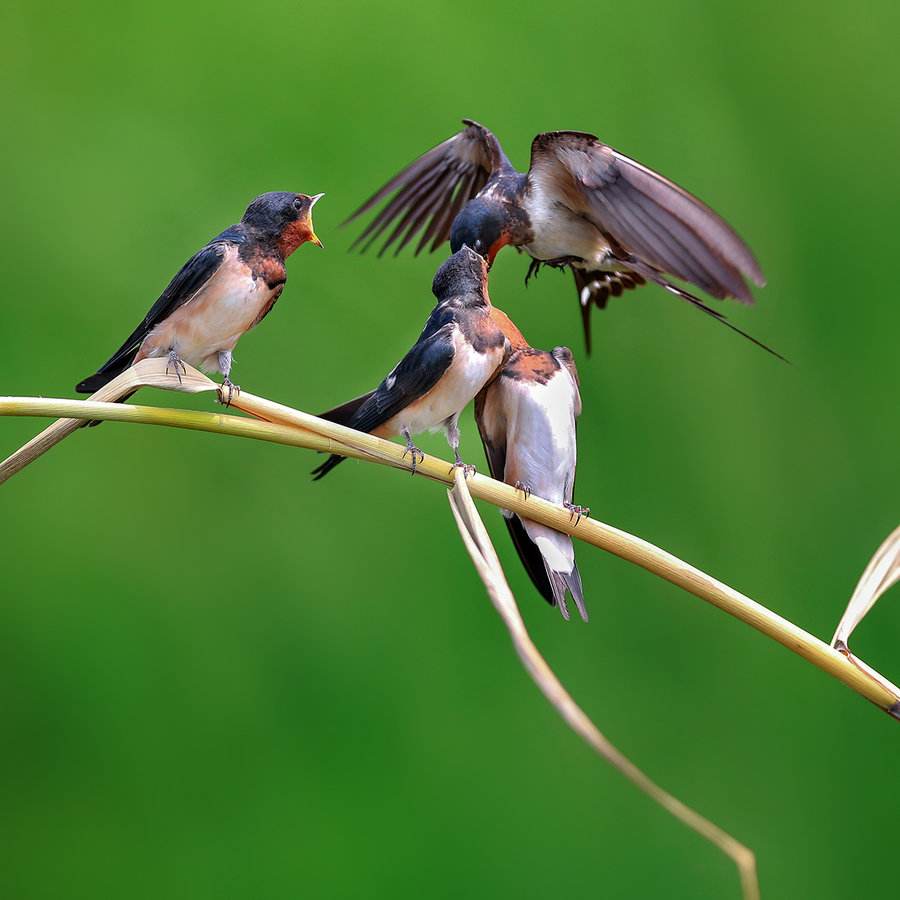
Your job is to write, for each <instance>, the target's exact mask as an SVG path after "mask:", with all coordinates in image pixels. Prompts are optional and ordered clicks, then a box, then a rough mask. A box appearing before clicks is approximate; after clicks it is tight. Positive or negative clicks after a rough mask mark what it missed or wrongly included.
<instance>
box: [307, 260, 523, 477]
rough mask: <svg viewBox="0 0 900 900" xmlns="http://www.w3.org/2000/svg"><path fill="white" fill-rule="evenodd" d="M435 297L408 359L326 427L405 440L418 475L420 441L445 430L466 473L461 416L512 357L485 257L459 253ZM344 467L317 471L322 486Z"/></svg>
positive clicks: (328, 465) (442, 274)
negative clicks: (417, 436) (424, 434)
mask: <svg viewBox="0 0 900 900" xmlns="http://www.w3.org/2000/svg"><path fill="white" fill-rule="evenodd" d="M431 290H432V292H433V293H434V296H435V297H436V298H437V305H436V306H435V307H434V309H433V310H432V312H431V315H430V316H429V317H428V321H427V322H426V323H425V328H424V329H423V330H422V333H421V334H420V335H419V339H418V340H417V341H416V343H415V344H414V345H413V348H412V349H411V350H410V351H409V353H407V354H406V356H404V357H403V359H402V360H400V362H399V363H398V364H397V365H396V366H395V367H394V369H393V370H392V371H391V372H390V374H389V375H388V376H387V377H386V378H385V379H384V381H382V382H381V384H379V385H378V387H377V388H376V389H375V390H374V391H372V392H371V393H368V394H365V395H363V396H362V397H357V398H356V399H355V400H351V401H349V402H348V403H345V404H343V406H339V407H337V408H335V409H332V410H330V411H329V412H326V413H322V418H323V419H328V420H329V421H332V422H337V423H339V424H341V425H347V426H349V427H350V428H355V429H357V430H358V431H366V432H369V433H370V434H376V435H378V436H379V437H393V436H395V435H403V437H404V438H405V440H406V453H404V456H406V455H407V454H409V455H410V457H411V459H412V471H413V474H415V471H416V464H417V463H418V462H421V460H422V459H423V457H424V454H423V453H422V451H421V450H419V448H418V447H416V445H415V444H414V443H413V440H412V438H413V435H415V434H419V433H421V432H423V431H436V430H437V429H439V428H443V429H444V430H445V431H446V434H447V440H448V442H449V444H450V446H451V447H452V448H453V454H454V456H455V458H456V462H455V464H454V466H465V464H464V463H463V461H462V459H461V458H460V455H459V428H458V425H457V423H458V421H459V415H460V413H461V412H462V411H463V409H465V407H466V406H467V405H468V404H469V402H470V401H471V400H472V399H474V397H475V395H476V394H477V393H478V392H479V391H480V390H481V389H482V388H483V387H484V386H485V384H487V382H488V381H489V380H490V379H491V378H492V377H493V376H494V374H495V373H496V371H497V369H498V368H499V367H500V365H501V364H502V363H503V360H504V359H505V357H506V354H507V353H508V351H509V342H508V341H507V339H506V337H505V336H504V334H503V331H502V330H501V329H500V328H499V327H498V326H497V324H496V323H495V321H494V319H493V318H492V316H491V312H492V310H493V307H492V306H491V301H490V298H489V296H488V291H487V262H486V261H485V259H484V258H483V257H482V256H480V255H479V254H478V253H475V252H474V251H473V250H470V249H469V248H468V247H463V248H462V249H460V250H457V252H456V253H454V254H453V256H451V257H450V259H448V260H447V261H446V262H445V263H444V264H443V265H442V266H441V267H440V268H439V269H438V270H437V274H436V275H435V276H434V282H433V284H432V286H431ZM343 461H344V457H342V456H336V455H332V456H329V457H328V459H327V460H326V461H325V462H324V463H322V465H321V466H319V467H318V468H317V469H315V470H314V471H313V474H314V475H315V477H316V480H318V479H320V478H322V477H324V476H325V475H327V474H328V473H329V472H330V471H331V470H332V469H333V468H334V467H335V466H336V465H337V464H338V463H341V462H343ZM466 468H467V469H469V468H471V467H468V466H467V467H466Z"/></svg>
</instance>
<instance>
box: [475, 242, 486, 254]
mask: <svg viewBox="0 0 900 900" xmlns="http://www.w3.org/2000/svg"><path fill="white" fill-rule="evenodd" d="M483 247H484V244H483V243H482V240H481V238H478V239H477V240H476V241H475V252H476V253H481V251H482V249H483Z"/></svg>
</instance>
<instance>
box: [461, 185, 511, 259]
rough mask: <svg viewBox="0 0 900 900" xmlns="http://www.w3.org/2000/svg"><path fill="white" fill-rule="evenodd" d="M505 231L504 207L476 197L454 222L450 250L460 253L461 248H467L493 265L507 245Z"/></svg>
mask: <svg viewBox="0 0 900 900" xmlns="http://www.w3.org/2000/svg"><path fill="white" fill-rule="evenodd" d="M505 230H506V215H505V210H504V208H503V204H502V203H497V202H491V201H489V200H483V199H481V198H480V197H476V198H475V199H474V200H470V201H469V202H468V203H467V204H466V205H465V206H464V207H463V208H462V211H461V212H460V214H459V215H458V216H457V217H456V218H455V219H454V220H453V227H452V228H451V229H450V249H451V250H452V251H453V252H454V253H456V251H457V250H459V248H460V247H462V246H463V245H467V246H469V247H471V248H472V249H473V250H474V251H475V252H476V253H480V254H481V255H482V256H483V257H485V259H487V260H488V262H489V263H492V262H493V261H494V256H496V254H497V251H498V250H499V249H500V247H502V246H503V238H504V232H505Z"/></svg>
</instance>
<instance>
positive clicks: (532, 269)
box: [525, 257, 541, 287]
mask: <svg viewBox="0 0 900 900" xmlns="http://www.w3.org/2000/svg"><path fill="white" fill-rule="evenodd" d="M540 271H541V261H540V260H539V259H535V258H534V257H532V258H531V262H530V263H528V271H527V272H526V273H525V287H528V282H529V281H530V280H531V279H532V278H537V277H538V275H539V274H540Z"/></svg>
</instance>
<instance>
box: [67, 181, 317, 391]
mask: <svg viewBox="0 0 900 900" xmlns="http://www.w3.org/2000/svg"><path fill="white" fill-rule="evenodd" d="M322 196H324V195H323V194H315V195H314V196H312V197H310V196H309V195H307V194H293V193H290V192H287V191H273V192H270V193H268V194H261V195H260V196H259V197H257V198H256V199H255V200H254V201H253V202H252V203H251V204H250V205H249V206H248V207H247V211H246V212H245V213H244V215H243V217H242V218H241V221H240V222H238V223H237V224H236V225H232V226H231V227H230V228H227V229H226V230H225V231H223V232H222V233H221V234H220V235H219V236H218V237H215V238H213V239H212V240H211V241H210V242H209V243H208V244H206V246H204V247H203V248H202V249H201V250H199V251H198V252H197V253H196V254H194V256H192V257H191V258H190V259H189V260H188V261H187V262H186V263H185V264H184V265H183V266H182V267H181V270H180V271H179V272H178V274H177V275H176V276H175V277H174V278H173V279H172V280H171V281H170V282H169V285H168V287H167V288H166V289H165V290H164V291H163V292H162V295H161V296H160V298H159V299H158V300H157V301H156V303H154V304H153V306H152V307H151V309H150V312H148V313H147V315H146V316H145V318H144V320H143V321H142V322H141V323H140V325H138V326H137V328H135V329H134V331H132V332H131V334H130V335H129V336H128V338H127V339H126V340H125V342H124V343H123V344H122V346H121V347H119V349H118V350H117V351H116V352H115V353H114V354H113V355H112V356H111V357H110V358H109V360H107V361H106V362H105V363H104V364H103V365H102V366H101V367H100V368H99V369H98V370H97V372H96V374H94V375H91V376H89V377H88V378H85V379H84V381H81V382H79V383H78V384H77V385H76V386H75V390H76V391H79V392H80V393H83V394H91V393H93V392H94V391H96V390H99V388H101V387H102V386H103V385H104V384H106V383H107V382H109V381H111V380H112V379H113V378H115V377H116V376H117V375H120V374H121V373H122V372H124V371H125V370H126V369H127V368H128V367H129V366H131V365H132V364H133V363H136V362H138V361H139V360H142V359H146V358H147V357H165V358H167V359H168V360H169V364H170V366H171V368H172V370H173V372H174V374H175V375H177V376H178V378H179V379H180V378H181V372H180V371H179V370H181V371H183V370H184V363H188V364H190V365H192V366H196V367H197V368H200V369H203V370H205V371H207V372H221V373H222V375H223V376H224V381H223V388H224V389H227V391H228V399H229V400H230V399H231V394H232V392H233V391H235V390H237V387H236V386H235V385H233V384H232V382H231V363H232V351H233V350H234V348H235V345H236V344H237V342H238V339H239V338H240V337H241V335H242V334H244V333H245V332H247V331H249V330H250V329H251V328H253V327H254V325H257V324H258V323H259V322H261V321H262V320H263V319H264V318H265V317H266V316H267V315H268V314H269V312H270V311H271V310H272V307H273V306H274V305H275V301H276V300H278V298H279V297H280V296H281V292H282V290H283V289H284V285H285V282H286V281H287V270H286V268H285V265H284V261H285V260H286V259H287V258H288V257H289V256H290V255H291V254H292V253H293V252H294V251H295V250H296V249H297V248H298V247H299V246H300V245H301V244H305V243H306V242H307V241H309V242H312V243H313V244H315V245H316V246H318V247H321V246H322V242H321V241H320V240H319V239H318V237H316V233H315V231H314V230H313V224H312V208H313V207H314V206H315V205H316V202H317V201H318V200H319V199H320V198H321V197H322Z"/></svg>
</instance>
